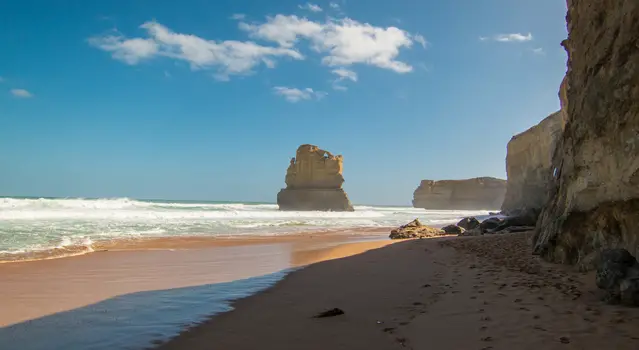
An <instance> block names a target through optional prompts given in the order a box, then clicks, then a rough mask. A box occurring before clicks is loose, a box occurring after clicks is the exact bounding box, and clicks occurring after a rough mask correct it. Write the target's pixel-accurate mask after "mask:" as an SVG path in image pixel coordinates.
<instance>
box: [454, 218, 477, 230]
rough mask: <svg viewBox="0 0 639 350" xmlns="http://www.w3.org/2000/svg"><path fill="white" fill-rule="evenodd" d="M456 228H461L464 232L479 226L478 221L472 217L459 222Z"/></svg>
mask: <svg viewBox="0 0 639 350" xmlns="http://www.w3.org/2000/svg"><path fill="white" fill-rule="evenodd" d="M457 226H459V227H461V228H463V229H464V230H472V229H474V228H475V227H478V226H479V220H477V219H475V218H474V217H472V216H471V217H467V218H463V219H461V221H459V222H458V223H457Z"/></svg>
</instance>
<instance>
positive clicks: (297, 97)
mask: <svg viewBox="0 0 639 350" xmlns="http://www.w3.org/2000/svg"><path fill="white" fill-rule="evenodd" d="M273 91H274V92H275V94H276V95H280V96H283V97H284V98H285V99H286V100H287V101H288V102H293V103H295V102H299V101H302V100H311V99H317V100H319V99H322V98H323V97H324V96H326V95H327V93H325V92H323V91H314V90H313V89H311V88H306V89H303V90H300V89H298V88H289V87H285V86H276V87H274V88H273Z"/></svg>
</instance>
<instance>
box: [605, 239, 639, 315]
mask: <svg viewBox="0 0 639 350" xmlns="http://www.w3.org/2000/svg"><path fill="white" fill-rule="evenodd" d="M595 283H596V284H597V287H598V288H600V289H603V290H604V292H605V294H604V301H606V302H608V303H611V304H617V303H620V302H621V303H623V304H624V305H628V306H639V263H638V262H637V259H636V258H635V257H634V256H632V255H631V254H630V252H628V251H627V250H625V249H607V250H604V251H603V252H602V253H601V257H600V261H599V265H598V267H597V274H596V277H595Z"/></svg>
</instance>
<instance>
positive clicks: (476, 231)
mask: <svg viewBox="0 0 639 350" xmlns="http://www.w3.org/2000/svg"><path fill="white" fill-rule="evenodd" d="M483 234H484V232H483V231H482V230H481V228H479V226H477V227H475V228H473V229H470V230H466V231H464V232H462V233H461V234H460V236H481V235H483Z"/></svg>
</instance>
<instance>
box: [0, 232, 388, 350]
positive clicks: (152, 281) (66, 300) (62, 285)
mask: <svg viewBox="0 0 639 350" xmlns="http://www.w3.org/2000/svg"><path fill="white" fill-rule="evenodd" d="M385 233H386V232H385ZM385 233H384V235H381V234H379V232H365V231H363V230H360V231H357V232H356V233H354V234H340V233H338V232H333V233H330V234H325V235H317V236H316V235H313V236H312V237H311V236H296V237H284V238H282V237H259V238H256V239H251V240H244V239H233V240H224V241H222V242H220V241H217V240H208V239H205V240H204V242H203V241H202V240H201V239H199V238H197V239H189V240H187V242H188V244H185V242H184V241H183V240H177V241H168V242H167V241H163V244H164V246H162V247H161V248H157V249H155V248H154V249H148V248H149V246H148V245H145V244H143V243H141V242H136V243H135V244H133V245H130V246H127V247H121V248H122V249H119V250H108V251H102V252H100V254H85V255H81V256H75V257H73V258H69V259H51V260H35V261H28V262H24V261H23V262H15V263H7V264H0V279H2V281H3V282H4V283H3V288H2V289H0V301H1V302H0V308H2V310H3V313H2V314H0V327H7V326H10V325H14V326H15V325H18V326H20V327H27V328H28V327H29V325H28V324H31V323H37V322H40V321H41V320H46V319H48V318H51V319H55V318H56V317H57V315H60V314H64V313H71V314H73V313H74V312H80V311H81V310H82V309H84V308H87V307H90V306H91V305H94V304H95V305H98V304H100V303H104V302H105V301H106V302H108V301H109V300H111V299H118V298H120V299H121V298H122V297H124V298H125V299H126V298H127V296H128V295H135V294H136V293H161V292H162V291H170V290H174V289H176V288H178V289H180V288H182V289H184V288H186V289H189V288H192V289H194V290H197V289H198V288H200V286H206V285H215V284H219V283H231V282H233V281H238V280H242V279H246V278H249V279H250V278H254V277H258V276H263V275H268V274H272V273H277V272H278V271H284V270H287V269H290V268H297V267H300V266H306V265H309V264H312V263H315V262H318V261H324V260H330V259H335V258H340V257H343V256H348V255H352V254H357V253H360V252H362V251H366V250H369V249H374V248H377V247H381V246H385V245H388V244H391V243H394V242H393V241H391V240H390V239H388V237H387V235H386V234H385ZM156 243H157V242H153V246H155V247H157V244H156ZM203 243H205V244H203ZM176 246H179V247H180V248H178V249H174V248H175V247H176ZM154 291H157V292H154ZM96 303H97V304H96ZM176 303H178V304H179V300H178V301H176ZM167 306H170V305H168V304H167ZM161 317H162V315H157V316H156V318H158V319H161ZM25 322H26V323H25ZM11 327H13V326H11ZM95 331H97V330H95ZM105 331H107V332H108V331H109V330H108V329H106V330H105ZM0 342H1V341H0Z"/></svg>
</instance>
